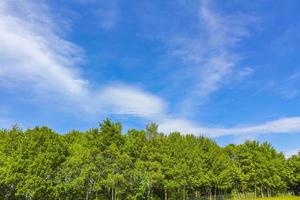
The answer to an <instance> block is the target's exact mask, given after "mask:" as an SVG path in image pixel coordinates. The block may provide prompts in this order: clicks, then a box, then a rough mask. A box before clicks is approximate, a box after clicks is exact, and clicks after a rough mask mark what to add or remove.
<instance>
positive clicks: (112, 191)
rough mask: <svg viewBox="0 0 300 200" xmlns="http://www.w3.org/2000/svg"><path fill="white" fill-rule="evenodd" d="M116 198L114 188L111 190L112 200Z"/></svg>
mask: <svg viewBox="0 0 300 200" xmlns="http://www.w3.org/2000/svg"><path fill="white" fill-rule="evenodd" d="M114 197H115V195H114V188H111V200H114Z"/></svg>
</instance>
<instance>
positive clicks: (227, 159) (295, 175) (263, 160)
mask: <svg viewBox="0 0 300 200" xmlns="http://www.w3.org/2000/svg"><path fill="white" fill-rule="evenodd" d="M157 128H158V126H157V125H156V124H153V123H152V124H149V125H148V126H147V127H146V128H145V130H135V129H131V130H128V131H127V133H125V134H122V130H121V124H120V123H114V122H112V121H110V120H108V119H107V120H104V121H103V122H102V123H100V126H99V128H94V129H90V130H88V131H76V130H73V131H71V132H69V133H66V134H58V133H56V132H54V131H53V130H51V129H50V128H48V127H35V128H33V129H27V130H21V129H20V128H18V127H17V126H15V127H13V128H11V129H9V130H0V199H30V200H33V199H57V200H58V199H76V200H77V199H86V200H88V199H112V200H116V199H165V200H168V199H169V200H171V199H183V200H186V199H201V198H203V197H206V198H207V199H216V197H217V196H219V195H223V196H225V195H229V196H231V197H243V195H245V194H253V195H255V196H262V197H264V196H274V195H277V194H279V193H287V192H289V193H293V194H296V195H299V193H300V153H299V154H298V155H294V156H292V157H291V158H288V159H286V158H285V157H284V155H283V154H282V153H280V152H277V151H276V150H275V149H274V148H273V147H272V146H271V144H269V143H266V142H265V143H259V142H257V141H246V142H245V143H243V144H239V145H234V144H230V145H227V146H226V147H220V146H219V145H218V144H217V143H216V142H214V141H213V140H211V139H209V138H206V137H201V136H200V137H196V136H193V135H182V134H180V133H178V132H173V133H170V134H168V135H164V134H162V133H159V132H158V131H157Z"/></svg>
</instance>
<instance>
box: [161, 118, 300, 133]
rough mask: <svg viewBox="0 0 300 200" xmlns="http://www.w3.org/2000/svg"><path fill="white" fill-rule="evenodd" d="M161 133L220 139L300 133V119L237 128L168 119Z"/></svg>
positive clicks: (162, 126) (164, 122)
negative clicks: (200, 124)
mask: <svg viewBox="0 0 300 200" xmlns="http://www.w3.org/2000/svg"><path fill="white" fill-rule="evenodd" d="M160 131H162V132H165V133H170V132H174V131H179V132H182V133H185V134H194V135H204V136H208V137H219V136H225V135H251V134H271V133H299V132H300V117H287V118H279V119H276V120H273V121H267V122H264V123H261V124H257V125H250V126H235V127H232V128H222V127H221V128H219V127H202V126H198V125H197V124H196V123H193V122H191V121H188V120H185V119H167V120H165V121H162V122H161V123H160Z"/></svg>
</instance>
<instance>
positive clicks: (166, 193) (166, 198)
mask: <svg viewBox="0 0 300 200" xmlns="http://www.w3.org/2000/svg"><path fill="white" fill-rule="evenodd" d="M165 200H168V191H167V190H166V189H165Z"/></svg>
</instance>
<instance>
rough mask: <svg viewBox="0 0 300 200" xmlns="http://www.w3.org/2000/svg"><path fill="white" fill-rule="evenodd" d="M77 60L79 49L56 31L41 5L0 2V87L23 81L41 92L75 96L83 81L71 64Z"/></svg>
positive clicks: (22, 83)
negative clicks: (37, 6)
mask: <svg viewBox="0 0 300 200" xmlns="http://www.w3.org/2000/svg"><path fill="white" fill-rule="evenodd" d="M31 9H32V10H31ZM39 9H40V10H39ZM81 59H82V55H81V53H80V49H79V48H78V47H77V46H76V45H74V44H72V43H70V42H68V41H66V40H64V39H62V38H61V37H60V36H59V35H58V34H57V30H56V28H55V27H54V25H53V23H52V21H51V20H50V18H49V17H48V15H47V10H46V9H45V8H44V7H42V6H41V7H39V8H36V7H35V6H34V4H31V3H29V1H27V3H25V2H22V3H21V2H17V1H2V3H1V4H0V87H11V86H13V87H21V88H23V87H24V86H25V85H24V84H26V86H28V85H30V87H32V88H34V89H35V90H37V91H44V92H45V93H47V92H60V93H63V94H64V95H79V94H81V93H82V92H83V90H84V87H85V85H86V84H87V81H85V80H83V79H81V78H80V77H79V75H78V73H77V72H76V70H75V69H74V68H73V66H76V65H77V62H78V60H81ZM71 67H72V68H71Z"/></svg>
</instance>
